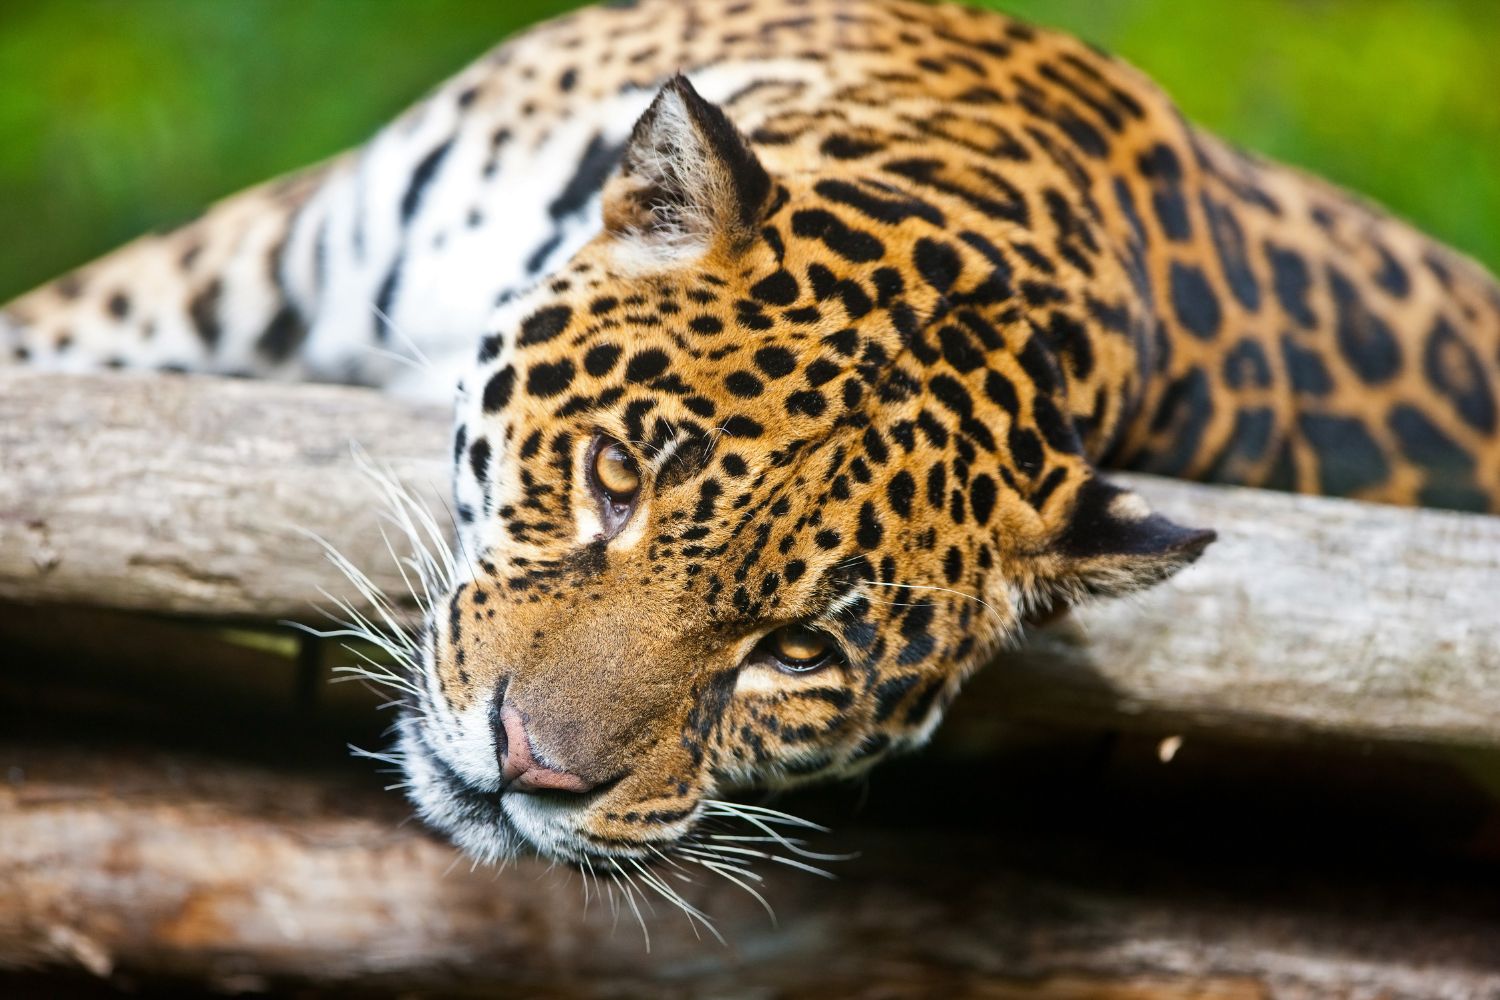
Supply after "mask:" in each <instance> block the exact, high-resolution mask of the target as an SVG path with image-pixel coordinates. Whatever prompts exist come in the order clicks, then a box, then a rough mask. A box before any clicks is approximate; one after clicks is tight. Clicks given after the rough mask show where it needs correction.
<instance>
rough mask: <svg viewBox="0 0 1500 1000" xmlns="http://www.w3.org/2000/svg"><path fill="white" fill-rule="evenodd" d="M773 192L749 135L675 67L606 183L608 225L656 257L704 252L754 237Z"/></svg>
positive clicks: (614, 232)
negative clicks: (725, 242) (722, 243)
mask: <svg viewBox="0 0 1500 1000" xmlns="http://www.w3.org/2000/svg"><path fill="white" fill-rule="evenodd" d="M770 193H771V178H770V176H769V175H768V174H767V173H766V171H765V168H764V167H762V166H761V164H760V161H759V160H758V159H756V157H755V154H754V153H753V152H751V150H750V146H749V144H748V143H747V142H746V141H745V138H744V136H742V135H740V133H739V130H738V129H736V128H735V127H734V124H733V123H732V122H730V120H729V118H728V117H727V116H726V115H725V114H724V112H723V111H722V110H721V109H720V108H719V107H718V106H716V105H714V104H710V103H709V102H708V101H705V100H704V99H703V98H702V96H700V95H699V93H698V91H696V90H694V89H693V85H692V84H691V83H689V82H688V79H687V77H685V76H682V75H681V74H678V75H677V76H674V77H673V78H672V79H671V80H669V81H667V83H666V85H665V86H663V87H662V89H661V91H660V92H659V93H658V94H657V95H656V99H655V100H654V101H652V102H651V106H650V107H649V108H647V109H646V113H645V114H643V115H641V117H640V120H639V121H637V122H636V123H635V129H634V131H632V132H631V135H630V139H629V141H628V142H627V143H626V145H625V152H624V154H623V156H622V157H621V160H620V168H619V170H618V171H616V172H615V175H614V177H612V178H611V179H610V181H609V183H608V184H607V185H606V186H605V189H604V227H605V229H606V230H607V231H608V232H610V233H612V234H614V235H615V236H616V237H617V238H618V239H620V240H621V241H623V242H624V243H625V244H627V245H628V246H631V247H633V248H635V249H639V250H642V251H646V252H648V253H649V254H650V255H651V256H654V257H667V258H671V257H675V256H678V255H680V254H691V253H695V252H696V253H701V252H703V251H705V250H707V249H708V248H709V247H710V246H711V245H713V243H714V242H715V241H716V240H718V239H727V240H729V241H731V242H733V243H743V242H745V241H747V240H748V239H750V238H751V237H752V236H753V235H754V234H755V231H756V229H757V228H758V225H757V224H758V223H759V222H760V219H761V214H762V211H763V210H764V208H765V205H766V202H767V200H768V198H769V196H770Z"/></svg>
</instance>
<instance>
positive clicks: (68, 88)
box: [0, 0, 1500, 302]
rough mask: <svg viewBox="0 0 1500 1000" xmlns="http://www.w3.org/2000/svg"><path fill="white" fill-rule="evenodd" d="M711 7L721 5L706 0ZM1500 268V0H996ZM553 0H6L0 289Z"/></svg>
mask: <svg viewBox="0 0 1500 1000" xmlns="http://www.w3.org/2000/svg"><path fill="white" fill-rule="evenodd" d="M703 2H714V0H703ZM988 2H989V4H990V5H991V6H995V7H999V8H1002V9H1005V10H1009V11H1011V12H1013V13H1016V14H1019V15H1021V16H1023V17H1025V18H1028V19H1030V20H1033V21H1036V22H1039V23H1044V24H1051V25H1055V26H1058V27H1063V28H1067V29H1069V30H1071V31H1073V32H1075V33H1077V34H1079V35H1082V36H1083V37H1085V38H1087V39H1089V40H1091V41H1094V42H1097V43H1099V44H1101V45H1103V46H1105V47H1106V48H1109V49H1111V50H1113V51H1115V52H1117V53H1120V54H1121V55H1124V56H1125V57H1126V58H1128V59H1130V60H1131V61H1133V62H1135V63H1136V64H1137V65H1139V66H1141V67H1142V68H1144V69H1145V70H1147V71H1148V72H1149V73H1151V74H1152V75H1154V76H1155V77H1156V78H1157V79H1158V80H1159V81H1161V82H1162V83H1163V84H1164V85H1165V86H1166V87H1167V89H1168V90H1169V91H1170V92H1171V93H1173V94H1174V95H1175V96H1176V97H1177V99H1178V101H1179V102H1180V103H1181V104H1182V106H1183V107H1184V109H1185V110H1186V111H1187V114H1188V115H1189V117H1191V118H1193V119H1195V120H1197V121H1199V122H1202V123H1204V124H1206V125H1208V126H1210V127H1212V128H1214V129H1216V130H1218V131H1219V132H1220V133H1222V134H1224V135H1226V136H1228V137H1230V138H1232V139H1235V140H1237V141H1238V142H1240V143H1242V144H1244V145H1246V146H1249V147H1251V148H1254V149H1257V150H1260V151H1262V152H1266V153H1269V154H1271V155H1273V156H1276V157H1279V158H1281V159H1284V160H1287V161H1289V162H1292V163H1296V164H1300V165H1303V166H1306V167H1310V168H1312V169H1314V170H1317V171H1319V172H1321V173H1323V174H1325V175H1327V176H1329V177H1332V178H1333V179H1335V180H1337V181H1340V182H1342V183H1344V184H1347V185H1349V186H1350V187H1353V188H1355V189H1358V190H1360V191H1363V192H1365V193H1367V194H1369V195H1372V196H1374V197H1375V198H1376V199H1378V200H1380V201H1382V202H1384V203H1386V204H1387V205H1389V206H1390V207H1392V208H1393V209H1395V210H1396V211H1397V212H1399V213H1400V214H1402V215H1405V216H1407V217H1408V218H1411V219H1413V220H1415V221H1416V222H1418V223H1419V224H1420V225H1422V226H1424V227H1425V228H1427V229H1429V230H1430V231H1432V232H1433V233H1435V234H1437V235H1439V236H1440V237H1442V238H1444V239H1446V240H1448V241H1449V242H1451V243H1453V244H1455V245H1456V246H1458V247H1460V248H1462V249H1464V250H1466V251H1468V252H1469V253H1471V254H1474V255H1475V256H1477V257H1479V258H1480V259H1481V260H1482V261H1484V262H1485V263H1486V264H1487V265H1489V267H1490V268H1491V269H1492V270H1497V271H1500V0H1468V2H1466V0H988ZM570 6H573V4H570V3H567V2H563V0H420V2H418V0H0V219H3V220H4V234H3V235H4V237H5V238H4V239H3V241H0V302H3V301H4V300H5V299H7V298H9V297H10V296H12V295H13V294H15V293H18V292H21V291H23V290H25V289H26V288H29V287H31V286H32V285H34V284H37V283H38V282H40V281H42V280H44V279H46V278H48V277H51V276H53V275H55V274H57V273H59V272H61V271H63V270H64V269H66V268H68V267H71V266H73V265H75V264H79V263H82V262H84V261H86V260H88V259H89V258H90V257H93V256H94V255H96V254H98V253H101V252H103V251H105V250H107V249H109V248H110V247H112V246H114V245H116V244H118V243H120V242H123V241H124V240H126V239H129V238H130V237H131V236H134V235H136V234H137V233H140V232H142V231H144V230H147V229H150V228H154V227H158V226H163V225H168V224H171V223H175V222H178V221H181V220H182V219H185V218H187V217H188V216H190V215H191V214H192V213H194V212H195V211H197V210H198V209H199V208H201V207H202V206H203V205H204V204H206V203H207V202H209V201H210V200H212V199H214V198H216V197H218V196H221V195H223V194H227V193H229V192H231V191H234V190H235V189H237V188H240V187H243V186H245V185H247V184H250V183H253V182H255V181H258V180H262V179H264V178H266V177H269V176H272V175H274V174H277V173H279V172H281V171H284V170H289V169H291V168H294V167H297V166H301V165H303V164H306V163H309V162H312V161H314V160H317V159H319V158H321V157H323V156H326V155H328V154H330V153H333V152H335V151H337V150H339V149H342V148H344V147H346V146H349V145H352V144H354V143H357V142H359V141H360V140H361V139H363V138H364V137H365V136H367V135H369V134H370V132H371V131H372V130H374V129H375V128H376V127H377V126H378V125H379V124H380V123H381V122H383V121H384V120H386V119H387V118H389V117H391V116H392V115H394V114H395V113H396V112H398V111H399V110H400V109H401V108H402V107H403V106H405V105H406V104H407V103H408V102H410V101H412V100H413V99H414V98H416V97H418V96H420V95H421V94H422V92H423V91H425V90H426V89H427V88H428V87H430V86H431V85H433V84H435V83H437V82H438V81H439V80H441V79H443V78H444V77H445V76H447V75H448V74H450V73H452V72H453V71H454V70H456V69H458V68H459V67H460V66H462V65H463V64H464V63H465V62H466V61H467V60H469V59H471V58H473V57H474V56H477V55H478V54H479V53H481V52H483V51H484V50H485V49H486V48H488V47H489V46H490V45H492V44H493V43H494V42H495V41H497V40H498V39H500V38H501V37H502V36H503V35H505V34H506V33H507V32H509V31H511V30H513V29H514V28H516V27H519V26H521V25H524V24H527V23H530V22H532V21H535V20H538V19H540V18H543V17H545V16H547V15H549V14H551V13H555V12H559V11H561V10H564V9H567V8H568V7H570Z"/></svg>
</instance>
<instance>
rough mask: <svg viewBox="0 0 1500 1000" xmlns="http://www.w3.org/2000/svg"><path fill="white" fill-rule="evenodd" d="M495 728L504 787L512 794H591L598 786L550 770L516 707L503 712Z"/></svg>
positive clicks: (575, 775) (505, 708)
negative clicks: (539, 753) (588, 792)
mask: <svg viewBox="0 0 1500 1000" xmlns="http://www.w3.org/2000/svg"><path fill="white" fill-rule="evenodd" d="M497 723H498V724H497V725H496V726H495V754H496V756H497V757H498V758H499V761H500V783H501V787H502V788H503V789H504V790H505V791H511V792H578V793H582V792H587V791H590V790H592V789H593V788H595V787H596V783H595V782H592V781H589V780H587V779H586V778H584V777H582V776H581V775H577V774H572V773H570V772H568V771H559V770H557V769H555V768H551V767H546V766H544V765H543V764H541V763H540V762H538V760H537V753H536V748H535V747H533V746H532V744H531V738H530V737H529V736H527V735H526V724H525V722H524V721H523V720H522V718H521V713H520V712H519V711H517V710H516V709H515V707H514V706H511V705H506V706H504V707H502V708H501V709H500V718H499V719H498V720H497Z"/></svg>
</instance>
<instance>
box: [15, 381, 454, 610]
mask: <svg viewBox="0 0 1500 1000" xmlns="http://www.w3.org/2000/svg"><path fill="white" fill-rule="evenodd" d="M447 424H448V418H447V415H446V414H444V413H442V412H440V411H437V410H433V409H424V408H417V407H412V406H408V405H402V404H400V403H397V402H394V401H392V400H388V399H386V398H384V397H383V396H381V395H380V394H378V393H375V392H371V391H369V390H362V389H353V388H348V387H343V386H330V385H307V384H288V383H276V382H252V381H247V380H242V379H220V378H209V377H175V378H168V377H162V376H135V375H120V376H66V375H39V374H34V373H24V372H21V373H18V372H16V371H13V370H12V371H0V469H3V470H4V473H3V475H0V599H13V600H23V601H30V602H52V603H70V604H81V605H87V606H95V607H112V608H126V609H130V610H136V611H158V612H169V613H173V614H182V615H196V616H207V617H212V618H221V619H222V618H255V619H262V620H276V619H279V618H309V617H310V615H309V610H310V606H311V605H312V604H314V603H317V602H320V601H322V600H323V598H322V596H321V594H320V588H327V589H330V590H334V591H337V592H341V593H344V592H348V590H349V587H348V585H347V584H346V583H345V581H344V580H343V578H342V577H341V576H339V574H338V573H336V572H334V571H333V570H332V567H331V566H330V565H329V563H328V561H327V559H326V558H325V557H324V555H323V552H322V549H321V548H320V547H319V545H318V544H317V543H316V542H315V541H313V540H312V539H311V538H309V537H307V536H306V535H305V534H304V531H313V532H316V533H317V534H318V535H320V536H322V537H323V538H325V539H326V540H327V541H328V542H329V543H331V544H332V545H334V546H336V547H337V548H338V549H339V550H340V551H341V552H343V553H345V554H346V555H348V556H349V557H350V558H351V559H352V560H353V561H354V562H355V563H356V564H357V565H359V566H360V567H361V568H362V569H365V570H366V572H368V573H369V574H370V576H371V577H372V579H374V580H375V582H376V583H377V584H379V585H380V586H382V587H384V588H385V589H386V590H387V591H388V592H390V593H393V594H401V593H405V588H404V587H402V585H401V580H400V577H399V576H398V575H397V573H396V571H395V567H394V565H393V563H392V561H391V560H390V558H389V556H388V555H387V553H386V552H385V547H384V543H383V542H382V541H381V538H380V535H379V533H378V530H377V526H378V524H379V514H380V510H381V503H380V498H379V494H378V491H377V489H376V487H375V486H374V484H373V483H372V482H370V481H369V480H368V479H367V478H366V477H364V476H363V475H361V474H360V473H359V472H358V471H357V468H356V463H355V461H354V458H353V456H352V454H351V446H352V445H356V444H357V445H362V446H365V447H367V448H368V449H369V455H370V457H371V459H373V460H374V461H375V462H377V463H380V464H382V465H386V466H389V467H390V468H391V469H392V470H393V471H394V473H395V474H396V475H397V477H398V478H399V479H400V480H401V481H402V482H403V483H405V484H406V485H407V486H408V487H409V488H410V489H411V491H412V492H413V494H414V495H416V496H417V497H419V498H421V499H423V500H424V501H429V502H430V503H431V505H432V509H433V510H434V511H436V512H438V513H439V514H440V516H442V517H443V518H444V521H443V523H447V521H446V519H447V514H446V513H445V512H444V510H445V508H444V507H443V504H444V502H445V499H446V497H447V496H448V489H449V487H448V471H447V463H446V462H445V461H444V460H443V456H444V454H445V453H446V450H447V445H446V443H445V442H446V441H447V434H448V431H447Z"/></svg>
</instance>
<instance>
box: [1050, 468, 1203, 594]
mask: <svg viewBox="0 0 1500 1000" xmlns="http://www.w3.org/2000/svg"><path fill="white" fill-rule="evenodd" d="M1217 537H1218V535H1217V533H1215V532H1214V531H1212V530H1211V529H1207V528H1187V527H1184V526H1182V525H1180V524H1178V523H1177V522H1176V521H1173V520H1171V519H1170V518H1167V517H1164V516H1163V515H1161V514H1157V513H1155V512H1154V511H1152V510H1151V508H1150V507H1149V506H1147V504H1146V501H1145V500H1144V499H1142V498H1141V496H1140V494H1138V493H1134V492H1132V491H1130V490H1127V489H1124V488H1122V487H1120V486H1116V485H1115V484H1113V483H1111V482H1108V481H1106V480H1104V479H1102V478H1100V477H1099V476H1098V475H1091V476H1090V477H1089V478H1088V479H1086V480H1084V482H1083V484H1082V486H1080V487H1079V489H1078V492H1077V493H1076V494H1075V496H1074V499H1073V507H1072V510H1071V511H1070V512H1069V513H1068V515H1067V520H1066V521H1065V522H1064V524H1063V527H1062V529H1061V530H1060V531H1059V532H1058V533H1057V535H1056V537H1055V538H1054V540H1053V543H1052V545H1050V546H1049V547H1048V550H1047V551H1046V552H1045V553H1044V554H1043V555H1041V556H1040V557H1038V560H1037V566H1036V575H1037V578H1038V580H1039V582H1040V583H1041V585H1042V589H1043V593H1041V594H1038V595H1036V596H1037V597H1039V598H1040V600H1039V602H1038V603H1039V605H1040V606H1041V607H1044V608H1053V607H1057V606H1059V605H1068V604H1072V603H1074V602H1076V601H1078V600H1080V599H1083V598H1087V597H1090V596H1101V597H1115V596H1118V595H1121V594H1128V593H1131V592H1133V591H1137V590H1144V589H1145V588H1147V587H1150V586H1152V585H1153V584H1156V583H1160V582H1161V581H1163V580H1165V579H1167V578H1168V577H1170V576H1172V575H1173V574H1174V573H1176V572H1177V571H1178V570H1180V569H1182V568H1183V567H1184V566H1187V565H1188V564H1190V563H1192V562H1194V561H1195V560H1196V559H1197V558H1198V557H1199V556H1201V555H1202V554H1203V551H1204V550H1205V549H1207V548H1208V546H1209V545H1210V544H1211V543H1212V542H1213V541H1214V539H1215V538H1217Z"/></svg>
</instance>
